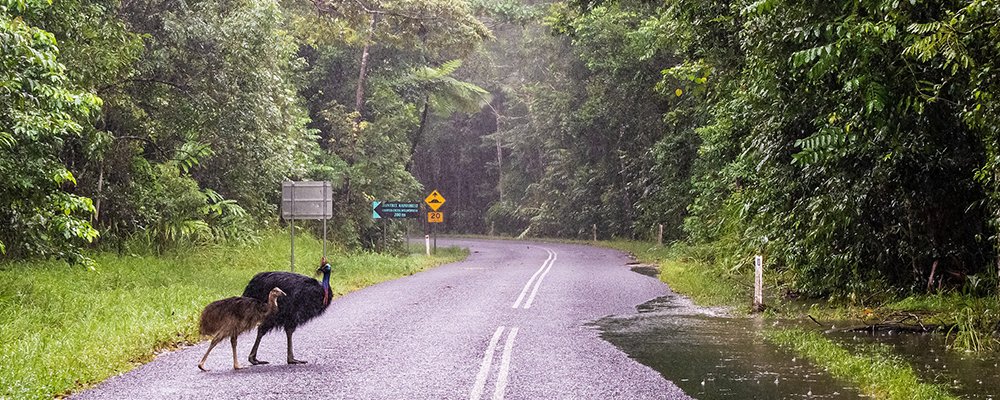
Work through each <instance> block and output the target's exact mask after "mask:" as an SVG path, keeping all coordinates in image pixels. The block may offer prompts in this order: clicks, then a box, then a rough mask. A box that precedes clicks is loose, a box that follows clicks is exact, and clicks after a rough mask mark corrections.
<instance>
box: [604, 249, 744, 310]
mask: <svg viewBox="0 0 1000 400" xmlns="http://www.w3.org/2000/svg"><path fill="white" fill-rule="evenodd" d="M599 245H602V246H605V247H610V248H613V249H617V250H621V251H624V252H627V253H631V254H632V255H634V256H635V257H636V259H637V260H638V261H639V262H641V263H644V264H653V265H656V266H658V267H659V268H660V280H662V281H663V282H666V283H667V284H668V285H670V289H671V290H673V291H675V292H677V293H680V294H683V295H685V296H687V297H689V298H691V299H692V300H694V302H695V303H697V304H698V305H701V306H710V307H714V306H729V307H733V308H734V310H735V311H739V310H740V309H741V307H740V306H743V307H742V308H743V309H749V303H748V300H747V299H750V298H751V296H752V288H750V287H749V286H748V285H747V284H746V283H741V281H742V282H752V280H748V279H751V278H750V277H743V276H734V275H733V274H731V273H729V272H728V271H724V270H722V269H720V268H715V267H713V266H710V265H708V264H705V263H702V262H699V261H698V260H696V259H695V258H693V257H690V256H688V255H686V254H685V253H686V252H687V251H688V250H687V249H686V248H684V247H683V246H679V245H675V246H666V247H664V246H657V245H655V244H652V243H646V242H634V241H609V242H600V243H599Z"/></svg>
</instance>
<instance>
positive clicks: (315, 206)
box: [281, 181, 333, 220]
mask: <svg viewBox="0 0 1000 400" xmlns="http://www.w3.org/2000/svg"><path fill="white" fill-rule="evenodd" d="M281 218H284V219H286V220H288V219H330V218H333V188H332V186H331V185H330V182H328V181H302V182H291V181H289V182H282V183H281Z"/></svg>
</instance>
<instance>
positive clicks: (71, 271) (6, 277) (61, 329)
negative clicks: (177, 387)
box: [0, 232, 466, 399]
mask: <svg viewBox="0 0 1000 400" xmlns="http://www.w3.org/2000/svg"><path fill="white" fill-rule="evenodd" d="M438 250H439V251H438V253H437V255H435V256H432V257H426V256H424V255H423V254H422V249H421V252H418V253H415V254H409V255H407V254H400V255H392V254H377V253H369V252H344V251H343V250H332V249H331V250H328V251H330V252H331V254H329V256H328V259H329V261H330V264H331V265H332V266H333V273H332V275H331V278H330V285H331V287H332V289H333V291H334V293H336V294H341V295H342V294H345V293H348V292H351V291H354V290H357V289H360V288H363V287H366V286H370V285H372V284H375V283H378V282H382V281H386V280H390V279H395V278H399V277H402V276H406V275H410V274H414V273H416V272H419V271H422V270H424V269H427V268H429V267H431V266H434V265H438V264H442V263H447V262H452V261H457V260H459V259H461V258H463V257H465V256H466V253H465V252H464V251H462V250H459V249H454V248H439V249H438ZM321 253H322V244H321V242H320V241H318V240H315V239H312V238H310V237H309V236H308V235H301V236H297V237H296V267H295V270H296V272H299V273H303V274H306V275H311V274H312V273H313V271H315V269H316V267H317V266H318V264H319V260H320V257H321ZM288 254H289V248H288V237H287V236H286V235H284V234H281V233H280V232H276V233H269V234H267V235H265V236H264V238H263V239H262V240H261V241H260V242H259V243H257V244H252V245H246V246H226V247H222V246H217V247H216V246H212V247H201V248H193V249H187V250H185V251H172V252H169V253H167V254H163V255H159V256H157V255H149V254H122V255H117V254H109V253H96V254H92V255H90V256H91V257H92V258H93V260H94V262H95V265H94V270H87V269H82V268H68V267H67V266H66V265H65V263H62V262H60V261H48V262H13V263H12V262H7V263H3V264H0V365H3V368H0V398H10V399H41V398H52V397H53V396H57V395H64V394H67V393H69V392H71V391H75V390H79V389H81V388H84V387H87V386H89V385H92V384H95V383H97V382H100V381H102V380H104V379H107V378H108V377H111V376H113V375H116V374H118V373H121V372H125V371H128V370H130V369H132V368H134V367H136V366H138V365H140V364H142V363H144V362H147V361H149V360H151V359H152V357H153V356H154V355H155V354H156V353H158V352H159V351H162V350H165V349H169V348H172V347H175V346H180V345H185V344H191V343H195V342H197V341H199V340H200V339H199V336H198V333H197V329H198V328H197V318H198V315H199V313H200V312H201V310H202V308H204V306H205V305H206V304H208V303H209V302H211V301H213V300H218V299H221V298H225V297H230V296H238V295H240V293H242V291H243V287H244V286H245V285H246V283H247V282H248V281H249V280H250V278H251V277H253V275H254V274H256V273H257V272H260V271H269V270H285V271H287V270H288V267H289V264H288V263H289V259H288ZM196 361H197V360H192V368H194V363H195V362H196Z"/></svg>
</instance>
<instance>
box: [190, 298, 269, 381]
mask: <svg viewBox="0 0 1000 400" xmlns="http://www.w3.org/2000/svg"><path fill="white" fill-rule="evenodd" d="M284 295H285V292H284V291H282V290H281V288H277V287H276V288H274V289H271V291H270V292H269V293H268V295H267V301H266V302H265V301H261V300H258V299H254V298H251V297H241V296H236V297H230V298H228V299H222V300H218V301H214V302H212V303H210V304H209V305H207V306H205V310H204V311H202V312H201V322H200V323H199V325H198V327H199V330H200V331H201V334H202V335H207V336H213V337H212V343H211V344H209V345H208V351H206V352H205V356H204V357H202V358H201V362H200V363H198V368H199V369H201V370H202V371H208V370H207V369H205V360H207V359H208V353H211V352H212V349H213V348H215V345H217V344H219V342H221V341H222V340H223V339H225V338H227V337H228V338H229V340H230V342H232V344H233V369H240V363H239V362H237V361H236V338H237V337H239V336H240V334H241V333H243V332H246V331H249V330H251V329H253V328H254V327H256V326H257V325H258V324H260V323H261V321H263V320H264V319H266V318H267V317H269V316H271V315H273V314H274V313H276V312H277V311H278V298H279V297H282V296H284Z"/></svg>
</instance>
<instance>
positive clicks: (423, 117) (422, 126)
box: [406, 95, 431, 172]
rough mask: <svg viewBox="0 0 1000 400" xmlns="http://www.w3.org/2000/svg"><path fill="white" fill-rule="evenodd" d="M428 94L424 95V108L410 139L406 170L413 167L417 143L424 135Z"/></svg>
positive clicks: (428, 101) (428, 107) (428, 105)
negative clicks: (415, 131)
mask: <svg viewBox="0 0 1000 400" xmlns="http://www.w3.org/2000/svg"><path fill="white" fill-rule="evenodd" d="M430 99H431V98H430V96H428V95H424V110H423V111H422V112H421V113H420V125H418V126H417V133H415V134H414V135H413V138H411V139H410V159H409V160H407V161H406V172H411V171H412V169H413V156H414V154H416V153H417V145H418V144H420V139H423V137H424V129H425V128H426V127H427V111H428V110H429V109H430V108H431V106H430V104H431V102H430Z"/></svg>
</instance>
